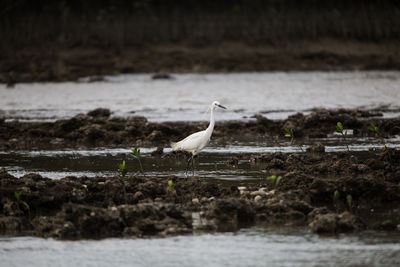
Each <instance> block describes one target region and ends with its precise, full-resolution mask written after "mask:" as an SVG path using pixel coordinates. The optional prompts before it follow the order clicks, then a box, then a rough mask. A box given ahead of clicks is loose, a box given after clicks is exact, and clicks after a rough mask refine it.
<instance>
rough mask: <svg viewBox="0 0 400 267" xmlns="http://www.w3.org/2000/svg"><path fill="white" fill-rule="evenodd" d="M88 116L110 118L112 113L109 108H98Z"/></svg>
mask: <svg viewBox="0 0 400 267" xmlns="http://www.w3.org/2000/svg"><path fill="white" fill-rule="evenodd" d="M87 115H88V116H92V117H104V118H108V117H110V115H111V111H110V110H109V109H107V108H97V109H94V110H92V111H89V112H88V113H87Z"/></svg>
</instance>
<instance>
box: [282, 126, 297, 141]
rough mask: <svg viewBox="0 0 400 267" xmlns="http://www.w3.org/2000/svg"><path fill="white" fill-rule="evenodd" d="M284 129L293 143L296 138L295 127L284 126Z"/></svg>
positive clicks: (286, 135)
mask: <svg viewBox="0 0 400 267" xmlns="http://www.w3.org/2000/svg"><path fill="white" fill-rule="evenodd" d="M283 130H284V131H285V137H287V138H290V143H291V144H292V143H293V140H294V135H293V129H289V128H284V129H283Z"/></svg>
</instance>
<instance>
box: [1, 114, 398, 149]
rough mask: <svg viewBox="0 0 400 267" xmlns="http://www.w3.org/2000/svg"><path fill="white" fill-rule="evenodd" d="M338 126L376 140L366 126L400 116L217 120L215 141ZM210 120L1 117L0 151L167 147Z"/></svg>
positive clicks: (322, 133) (298, 134)
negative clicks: (38, 120) (31, 119)
mask: <svg viewBox="0 0 400 267" xmlns="http://www.w3.org/2000/svg"><path fill="white" fill-rule="evenodd" d="M339 121H340V122H342V124H343V125H344V128H345V129H351V130H353V131H352V135H351V136H350V135H349V137H375V133H373V132H371V131H370V130H369V129H368V128H369V127H370V125H371V123H374V124H375V125H376V126H377V127H378V128H379V129H380V133H379V137H380V138H385V137H392V136H395V135H398V134H399V133H400V118H392V119H383V118H382V113H380V112H379V111H364V110H344V109H340V110H326V109H316V110H314V111H312V112H311V113H310V114H308V115H304V114H302V113H298V114H295V115H292V116H289V117H288V118H287V119H285V120H270V119H268V118H267V117H266V116H264V115H263V114H256V115H254V116H253V118H251V119H250V120H249V121H247V122H243V121H228V122H218V123H217V124H216V127H215V129H214V133H213V139H215V140H226V141H230V140H234V141H237V140H243V139H244V140H253V139H255V138H269V139H279V138H280V139H284V131H283V130H284V128H288V129H293V131H294V142H295V143H296V142H297V143H298V142H300V143H301V142H302V140H304V139H311V138H326V137H328V136H330V135H332V134H333V133H334V132H335V131H336V123H337V122H339ZM207 124H208V122H189V123H185V122H175V123H174V122H170V123H168V122H166V123H153V122H149V121H147V119H146V118H144V117H141V116H132V117H128V118H118V117H113V116H112V111H110V110H108V109H102V108H99V109H96V110H92V111H90V112H88V113H87V114H79V115H76V116H75V117H73V118H71V119H66V120H58V121H55V122H19V121H18V120H12V121H8V120H5V119H4V118H3V119H0V149H1V150H12V149H28V150H30V149H32V148H49V149H52V148H74V147H98V146H102V147H118V146H119V147H123V146H132V145H138V146H144V147H148V146H157V147H167V146H169V143H170V142H171V141H178V140H180V139H182V138H184V137H186V136H187V135H189V134H191V133H193V132H195V131H200V130H203V129H205V128H206V127H207Z"/></svg>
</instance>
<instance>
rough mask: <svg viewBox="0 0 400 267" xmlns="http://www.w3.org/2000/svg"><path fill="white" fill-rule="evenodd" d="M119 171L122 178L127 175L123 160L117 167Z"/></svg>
mask: <svg viewBox="0 0 400 267" xmlns="http://www.w3.org/2000/svg"><path fill="white" fill-rule="evenodd" d="M119 171H120V172H121V175H122V177H125V175H126V173H127V170H126V164H125V160H124V161H122V164H120V165H119Z"/></svg>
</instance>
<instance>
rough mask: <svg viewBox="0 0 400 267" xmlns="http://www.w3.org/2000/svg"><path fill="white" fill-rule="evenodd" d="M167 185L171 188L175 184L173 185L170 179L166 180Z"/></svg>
mask: <svg viewBox="0 0 400 267" xmlns="http://www.w3.org/2000/svg"><path fill="white" fill-rule="evenodd" d="M168 186H169V187H170V188H173V187H174V186H175V185H174V182H173V181H172V180H168Z"/></svg>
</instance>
